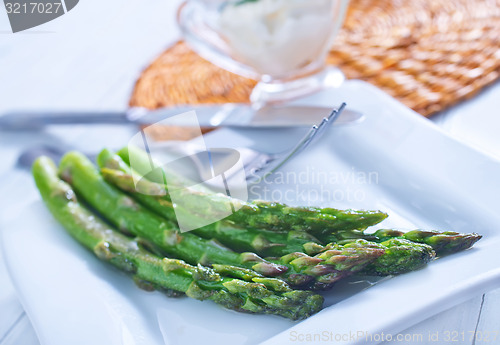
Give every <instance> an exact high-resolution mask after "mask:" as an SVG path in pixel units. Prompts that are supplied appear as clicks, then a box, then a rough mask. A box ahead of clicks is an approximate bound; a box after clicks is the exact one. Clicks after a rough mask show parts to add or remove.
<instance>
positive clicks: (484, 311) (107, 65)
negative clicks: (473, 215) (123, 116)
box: [0, 0, 500, 345]
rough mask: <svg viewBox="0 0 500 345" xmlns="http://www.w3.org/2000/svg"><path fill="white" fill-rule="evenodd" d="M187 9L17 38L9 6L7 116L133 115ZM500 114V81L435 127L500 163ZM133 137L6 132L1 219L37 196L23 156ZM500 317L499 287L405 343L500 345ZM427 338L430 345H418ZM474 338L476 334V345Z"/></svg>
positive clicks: (98, 18) (145, 6) (12, 316)
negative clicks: (130, 109)
mask: <svg viewBox="0 0 500 345" xmlns="http://www.w3.org/2000/svg"><path fill="white" fill-rule="evenodd" d="M179 3H180V1H178V0H168V1H166V0H149V1H139V0H130V1H120V0H107V1H99V0H86V1H81V2H80V3H79V4H78V6H77V7H76V8H75V9H73V10H72V11H71V12H69V13H68V14H66V15H64V16H62V17H60V18H58V19H56V20H55V21H53V22H50V23H47V24H45V25H43V26H41V27H38V28H35V29H32V30H29V31H27V32H21V33H17V34H12V33H11V32H10V27H9V24H8V21H7V15H6V13H5V11H4V10H3V8H0V113H1V112H3V111H6V110H9V109H16V108H17V109H79V110H85V109H87V110H92V109H100V110H103V109H109V110H119V109H124V108H125V107H126V104H127V101H128V97H129V95H130V92H131V89H132V87H133V84H134V81H135V79H136V78H137V76H138V73H139V72H140V71H141V69H142V68H144V67H145V65H146V64H147V63H148V62H149V61H150V60H151V59H152V58H154V57H155V55H157V54H159V53H160V52H161V51H162V50H163V49H164V48H165V47H167V46H168V45H169V44H170V43H171V42H173V41H174V40H175V39H177V38H178V37H179V33H178V31H177V29H176V26H175V9H176V7H177V6H178V4H179ZM499 109H500V83H497V84H495V85H493V86H492V87H490V88H488V89H487V90H485V91H484V92H482V93H481V94H480V95H479V96H476V98H474V99H472V100H470V101H467V102H465V103H463V104H461V105H458V106H456V107H454V108H453V109H450V110H449V111H447V112H446V113H444V114H441V115H439V116H437V117H435V118H434V119H433V121H435V122H436V123H437V124H438V125H439V126H441V127H442V128H443V129H444V130H446V131H449V132H451V133H452V134H453V135H455V136H457V137H458V138H459V139H460V140H463V141H465V142H467V143H469V144H471V145H475V146H476V147H477V148H479V149H481V150H484V151H485V152H488V153H489V154H491V155H495V156H496V157H498V158H499V159H500V135H498V133H499V130H500V113H499ZM130 134H131V132H130V129H128V128H121V127H113V126H106V127H96V128H93V129H92V130H89V129H88V128H85V127H82V126H73V127H72V128H71V129H68V128H53V129H49V130H47V131H44V132H40V133H37V134H27V133H7V132H1V131H0V157H1V162H0V217H2V219H5V218H8V217H9V216H10V214H9V208H10V206H11V204H12V203H13V200H15V198H16V196H19V195H21V196H22V197H23V198H24V199H29V196H27V194H23V193H27V192H26V191H28V190H32V189H33V188H32V186H31V185H30V183H31V180H30V177H29V175H28V174H27V173H26V172H22V171H19V170H16V169H15V167H14V166H15V162H16V159H17V156H18V155H19V152H21V151H22V150H23V149H25V148H27V147H31V146H34V145H39V144H43V143H52V144H53V143H54V142H56V143H57V142H64V143H65V145H70V146H73V147H74V148H79V149H82V150H85V151H97V150H98V149H100V148H101V147H102V146H103V145H108V146H110V147H118V146H119V145H120V144H121V143H123V142H124V141H125V140H126V139H127V138H129V136H130ZM4 181H10V183H9V184H8V185H7V184H6V183H4ZM12 181H15V183H12ZM23 189H24V190H25V191H23ZM499 192H500V191H499ZM27 201H28V200H27ZM0 230H1V229H0ZM34 283H36V282H34ZM498 309H500V289H498V290H494V291H492V292H490V293H487V294H484V295H478V296H477V297H475V298H474V299H472V300H470V301H468V302H466V303H463V304H460V305H458V306H456V307H455V308H452V309H450V310H448V311H445V312H443V313H441V314H438V315H436V316H434V317H432V318H430V319H428V320H426V321H424V322H422V323H420V324H417V325H415V326H413V327H411V328H410V329H407V330H406V331H404V332H402V333H401V334H402V335H403V336H406V337H407V339H408V338H412V339H417V340H413V341H409V342H402V343H407V344H417V343H418V344H436V343H440V344H446V343H450V344H480V343H490V344H500V336H499V339H497V340H496V341H492V340H491V339H490V341H489V342H486V341H484V340H482V339H480V336H481V334H485V333H487V332H492V331H500V315H499V314H498V312H496V311H497V310H498ZM454 332H457V333H456V334H458V336H456V337H455V336H454V335H455V333H454ZM461 332H464V335H465V336H464V339H463V338H462V335H461V334H462V333H461ZM420 334H422V335H423V341H418V335H420ZM429 334H431V335H435V334H437V335H438V336H439V339H440V341H439V342H436V341H432V339H431V340H429V337H428V335H429ZM471 335H476V336H477V338H476V340H473V339H471ZM433 339H434V338H433ZM12 344H23V345H34V344H38V339H37V336H36V333H35V332H34V330H33V328H32V326H31V324H30V321H29V319H28V317H27V316H26V314H25V312H24V311H23V308H22V306H21V305H20V304H19V302H18V300H17V298H16V294H15V289H14V287H13V286H12V285H11V283H10V281H9V278H8V275H7V272H6V270H5V267H4V264H3V259H2V257H1V256H0V345H12ZM75 344H77V343H75ZM85 345H86V344H85Z"/></svg>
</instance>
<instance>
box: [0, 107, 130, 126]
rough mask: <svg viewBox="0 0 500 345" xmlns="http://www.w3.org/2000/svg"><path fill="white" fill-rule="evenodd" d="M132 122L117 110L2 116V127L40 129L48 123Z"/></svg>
mask: <svg viewBox="0 0 500 345" xmlns="http://www.w3.org/2000/svg"><path fill="white" fill-rule="evenodd" d="M126 123H131V121H130V120H129V119H128V117H127V113H126V112H125V111H117V112H113V111H110V112H105V111H104V112H93V111H92V112H83V111H82V112H54V111H50V112H49V111H47V112H39V111H37V112H35V111H33V112H26V111H22V112H15V111H13V112H9V113H4V114H3V115H2V116H0V129H8V130H23V129H40V128H42V127H45V126H48V125H73V124H126Z"/></svg>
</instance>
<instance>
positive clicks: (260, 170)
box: [17, 103, 346, 184]
mask: <svg viewBox="0 0 500 345" xmlns="http://www.w3.org/2000/svg"><path fill="white" fill-rule="evenodd" d="M345 107H346V104H345V103H342V105H341V106H340V107H339V108H338V109H334V110H333V111H332V112H331V114H330V115H329V116H328V117H325V118H323V120H322V121H321V123H319V124H318V125H315V126H313V127H312V128H311V129H310V130H309V131H308V132H307V134H306V135H305V136H304V137H303V138H302V139H300V140H299V142H298V143H297V144H296V145H295V146H294V147H292V148H290V149H288V150H285V151H283V152H280V153H266V152H261V151H257V150H254V149H250V148H238V149H236V151H237V152H238V153H239V157H241V160H242V164H243V169H244V172H245V176H246V182H247V184H254V183H258V182H260V181H261V180H262V179H263V178H264V177H266V176H268V175H269V174H272V173H273V172H274V171H276V170H277V169H279V168H280V167H282V166H283V165H284V164H285V163H286V162H288V161H289V160H290V159H291V158H292V157H294V156H296V155H297V154H299V153H300V152H301V151H303V150H304V149H305V148H306V147H307V146H308V145H310V144H311V143H312V142H314V141H315V140H318V139H319V138H320V137H321V135H322V134H323V133H324V132H325V131H326V129H327V128H328V127H330V126H331V125H332V124H333V123H334V122H335V120H336V119H337V118H338V116H339V115H340V114H341V113H342V111H343V110H344V108H345ZM217 150H218V149H210V151H211V154H212V156H214V155H216V154H217V152H218V151H217ZM219 150H221V151H220V152H222V153H223V154H224V153H227V152H229V151H228V150H227V149H219ZM65 152H66V150H64V149H61V148H59V147H52V146H40V147H35V148H31V149H27V150H25V151H24V152H22V153H21V155H20V156H19V157H18V160H17V166H18V167H20V168H24V169H29V168H30V167H31V165H32V164H33V162H34V161H35V160H36V159H37V158H38V157H40V156H43V155H45V156H49V157H50V158H52V159H53V160H54V161H56V162H58V161H59V160H60V159H61V157H62V156H63V155H64V153H65ZM196 152H199V150H197V148H196V147H193V148H191V149H190V146H189V145H182V146H179V147H178V150H177V152H176V154H180V155H181V156H185V157H187V156H189V157H190V159H191V160H192V161H193V163H194V166H195V168H196V170H197V174H198V177H199V179H200V181H203V182H205V183H206V181H208V180H210V178H211V177H212V175H213V174H214V172H218V173H223V174H224V179H225V180H226V181H230V180H231V178H232V177H234V176H236V175H237V173H239V172H240V171H237V170H236V169H231V167H232V166H233V164H228V161H229V162H234V158H229V159H227V157H226V159H210V165H211V166H210V168H208V169H207V165H208V164H207V162H206V160H204V159H203V158H201V156H200V155H196ZM86 155H87V157H89V158H90V159H92V160H94V159H95V157H96V156H97V155H96V154H86ZM239 157H238V158H239Z"/></svg>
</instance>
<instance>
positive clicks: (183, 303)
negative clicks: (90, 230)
mask: <svg viewBox="0 0 500 345" xmlns="http://www.w3.org/2000/svg"><path fill="white" fill-rule="evenodd" d="M341 101H346V102H347V103H348V106H351V107H352V108H353V109H355V110H358V111H361V112H363V113H364V114H365V115H366V119H365V121H363V122H362V123H360V124H356V125H351V126H345V127H336V128H331V129H330V131H329V132H328V133H327V134H325V137H323V138H322V139H321V140H320V142H318V143H316V144H315V145H314V147H311V148H309V149H308V150H307V151H306V152H304V153H303V154H301V155H300V156H299V157H297V158H296V159H295V160H293V161H292V162H290V163H289V164H288V165H286V166H285V167H284V168H283V169H282V170H281V172H280V174H278V175H275V177H274V180H273V179H270V180H273V183H270V184H266V185H259V186H256V187H254V188H253V190H252V191H253V195H254V196H256V197H264V198H265V197H267V198H273V199H280V200H282V201H286V202H288V203H290V204H308V203H309V204H311V205H318V206H326V205H329V206H332V207H337V208H344V207H345V208H364V209H381V210H383V211H386V212H388V213H389V219H388V220H386V221H385V222H384V223H383V224H382V225H381V226H387V227H393V226H394V227H398V228H403V229H407V230H410V229H412V228H426V229H439V230H443V231H444V230H452V231H459V232H478V233H480V234H482V235H484V238H483V239H482V240H481V241H479V242H478V243H477V244H476V245H475V247H474V248H473V249H471V250H468V251H465V252H463V253H459V254H456V255H452V256H449V257H446V258H441V259H438V260H437V261H435V262H432V263H431V264H430V265H429V266H428V267H427V268H425V269H422V270H420V271H417V272H413V273H410V274H405V275H402V276H398V277H395V278H392V279H388V280H384V281H382V282H380V283H378V284H376V285H374V286H372V287H370V288H369V289H365V290H362V291H359V290H360V289H359V286H363V285H356V284H354V283H353V282H351V283H344V284H340V285H339V286H338V287H336V288H334V289H333V290H331V291H330V292H328V293H326V294H325V296H326V297H327V305H331V304H333V303H336V304H334V305H332V306H328V307H326V308H325V309H324V310H323V311H321V312H320V313H318V314H317V315H314V316H313V317H311V318H309V319H307V320H305V321H302V322H291V321H288V320H286V319H282V318H279V317H274V316H262V315H246V314H240V313H236V312H231V311H226V310H223V309H221V308H219V307H218V306H216V305H215V304H213V303H210V302H199V301H194V300H190V299H187V298H181V299H173V298H166V297H164V296H163V295H161V294H160V293H156V292H155V293H147V292H144V291H141V290H140V289H138V288H137V287H136V286H135V285H134V284H133V283H132V281H131V280H130V279H129V278H128V277H126V276H125V275H124V274H122V273H121V272H118V271H116V270H115V269H113V268H111V267H108V266H107V265H104V264H102V263H101V262H99V261H98V260H97V259H96V258H94V257H93V256H92V254H90V253H89V252H87V251H86V250H84V249H83V248H81V247H80V246H79V245H78V244H77V243H75V241H73V240H72V239H71V238H70V237H69V236H68V235H67V234H66V233H65V231H64V230H63V229H62V228H61V226H59V225H58V224H57V223H56V222H55V221H54V220H53V219H52V217H51V216H50V214H49V213H48V211H47V210H46V209H45V208H44V206H43V205H42V203H41V201H37V202H34V203H32V204H30V205H28V206H22V207H23V208H22V209H21V210H20V213H19V214H20V216H17V217H15V219H14V221H12V222H10V224H9V225H7V226H6V227H5V228H4V229H3V231H2V233H3V241H2V242H3V252H4V255H5V258H6V262H7V265H8V268H9V272H10V274H11V277H12V280H13V282H14V284H15V286H16V288H17V291H18V293H19V296H20V299H21V301H22V303H23V305H24V307H25V309H26V311H27V313H28V315H29V317H30V319H31V321H32V322H33V325H34V327H35V329H36V331H37V333H38V335H39V338H40V341H41V343H42V344H51V345H67V344H85V345H86V344H93V345H101V344H102V345H109V344H127V345H128V344H137V345H139V344H148V345H152V344H163V343H165V344H172V345H177V344H195V343H198V342H199V343H207V344H208V343H213V344H229V343H231V344H255V343H260V342H264V343H265V344H288V343H292V344H301V343H307V344H311V343H314V341H315V340H316V341H317V342H318V343H319V342H325V341H327V342H328V341H329V342H330V343H336V344H367V343H373V344H375V343H377V342H378V340H381V337H380V335H381V333H382V332H384V334H391V333H395V332H398V331H401V330H403V329H405V328H406V327H409V326H411V325H412V324H415V323H417V322H419V321H421V320H423V319H425V318H427V317H429V316H431V315H433V314H436V313H438V312H440V311H442V310H445V309H447V308H449V307H451V306H453V305H454V304H458V303H460V302H463V301H465V300H466V299H468V298H471V297H473V296H474V295H477V294H480V293H482V292H484V291H487V290H488V289H491V288H493V287H496V286H499V285H500V265H499V263H500V250H498V248H500V239H499V235H498V234H499V224H500V214H499V212H498V207H499V206H500V193H499V192H500V179H499V178H498V177H499V176H500V163H499V162H498V161H496V160H494V159H493V158H491V157H488V156H486V155H483V154H481V153H479V152H477V151H475V150H474V149H471V148H469V147H467V146H465V145H463V144H461V143H459V142H457V141H455V140H454V139H452V138H450V137H448V136H447V135H446V134H444V133H443V132H441V131H440V130H439V129H438V128H437V127H435V126H434V125H433V124H432V123H431V122H429V121H428V120H426V119H424V118H422V117H420V116H419V115H417V114H415V113H413V112H412V111H411V110H409V109H407V108H406V107H404V106H403V105H401V104H400V103H398V102H397V101H395V100H393V99H392V98H390V97H389V96H387V95H386V94H384V93H383V92H381V91H379V90H378V89H376V88H374V87H372V86H370V85H369V84H366V83H363V82H360V81H348V82H346V83H345V84H344V85H343V86H342V87H341V88H340V89H337V90H333V91H332V90H330V91H325V92H323V93H321V94H317V95H315V96H313V97H310V98H309V99H307V100H305V101H302V102H303V103H309V104H322V105H338V104H339V103H340V102H341ZM299 135H301V133H300V131H298V130H286V131H285V130H283V131H278V130H263V131H255V130H240V131H231V130H220V131H217V132H214V133H212V134H211V135H210V136H208V137H207V138H206V141H207V143H208V145H209V146H211V147H221V146H227V145H228V144H227V143H231V146H233V147H237V146H239V145H254V146H261V147H263V148H267V149H269V148H271V147H272V148H273V150H276V151H278V150H280V149H281V148H284V147H285V146H286V145H287V144H289V143H290V142H293V141H296V140H297V139H298V137H297V136H299ZM123 144H124V145H125V144H126V143H123ZM264 187H267V189H264ZM33 188H34V187H33ZM350 290H352V291H356V293H355V294H354V295H353V296H351V297H348V298H346V296H348V295H349V294H350V293H349V291H350ZM339 300H340V301H339ZM386 339H387V338H386Z"/></svg>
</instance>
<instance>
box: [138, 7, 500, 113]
mask: <svg viewBox="0 0 500 345" xmlns="http://www.w3.org/2000/svg"><path fill="white" fill-rule="evenodd" d="M328 62H329V63H330V64H333V65H335V66H338V67H340V69H341V70H342V71H343V72H344V73H345V75H346V76H347V77H348V78H355V79H362V80H366V81H368V82H370V83H372V84H373V85H376V86H378V87H379V88H381V89H383V90H385V91H386V92H388V93H389V94H390V95H392V96H393V97H395V98H397V99H398V100H400V101H401V102H403V103H404V104H406V105H407V106H409V107H410V108H412V109H414V110H415V111H417V112H419V113H420V114H422V115H424V116H429V115H432V114H434V113H436V112H439V111H441V110H443V109H446V108H447V107H449V106H451V105H453V104H455V103H457V102H459V101H461V100H463V99H466V98H468V97H471V96H472V95H474V94H475V93H477V92H478V91H479V90H481V89H482V88H483V87H485V86H486V85H488V84H490V83H492V82H493V81H495V80H496V79H497V78H498V77H499V73H500V0H481V1H477V0H449V1H436V0H412V1H406V0H351V2H350V6H349V11H348V14H347V17H346V21H345V23H344V27H343V30H341V32H340V34H339V35H338V37H337V39H336V40H335V44H334V46H333V49H332V51H331V53H330V55H329V57H328ZM254 85H255V81H253V80H249V79H245V78H243V77H240V76H237V75H235V74H232V73H230V72H227V71H224V70H222V69H220V68H218V67H216V66H214V65H212V64H211V63H209V62H207V61H205V60H203V59H202V58H200V57H199V56H198V55H196V54H195V53H194V52H193V51H191V50H190V49H189V48H188V47H187V45H186V44H185V43H184V42H178V43H176V44H175V45H173V46H172V47H170V48H169V49H167V50H166V51H165V52H164V53H163V54H161V55H160V56H159V57H158V58H157V59H156V60H155V61H154V62H153V63H152V64H151V65H150V66H149V67H147V68H146V69H145V70H144V71H143V73H142V75H141V77H140V78H139V80H138V81H137V83H136V85H135V88H134V91H133V94H132V97H131V100H130V105H131V106H144V107H148V108H158V107H161V106H166V105H175V104H196V103H213V102H220V103H223V102H248V97H249V94H250V92H251V90H252V88H253V87H254Z"/></svg>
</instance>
